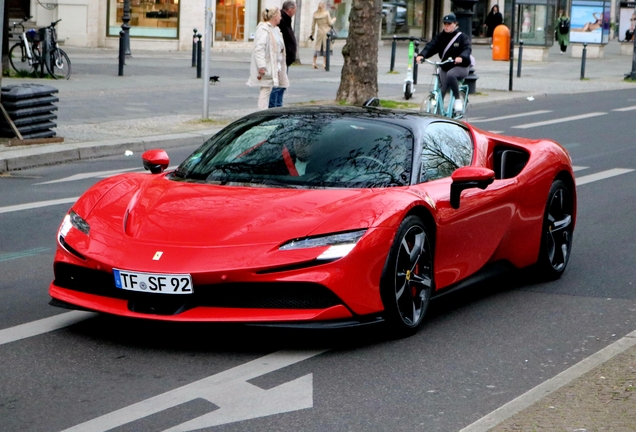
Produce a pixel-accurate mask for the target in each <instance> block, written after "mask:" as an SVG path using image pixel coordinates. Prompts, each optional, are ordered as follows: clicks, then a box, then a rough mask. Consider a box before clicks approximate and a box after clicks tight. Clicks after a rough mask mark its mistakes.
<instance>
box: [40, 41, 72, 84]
mask: <svg viewBox="0 0 636 432" xmlns="http://www.w3.org/2000/svg"><path fill="white" fill-rule="evenodd" d="M46 70H47V71H48V72H49V75H51V77H53V78H54V79H69V78H70V77H71V60H69V58H68V56H67V55H66V53H65V52H64V51H62V50H61V49H59V48H57V49H54V50H53V51H51V52H50V53H49V58H48V59H47V61H46Z"/></svg>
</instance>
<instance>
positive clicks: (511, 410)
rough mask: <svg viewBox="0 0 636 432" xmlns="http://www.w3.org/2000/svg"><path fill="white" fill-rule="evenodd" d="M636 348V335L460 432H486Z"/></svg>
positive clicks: (633, 333) (575, 366)
mask: <svg viewBox="0 0 636 432" xmlns="http://www.w3.org/2000/svg"><path fill="white" fill-rule="evenodd" d="M634 345H636V331H633V332H631V333H629V334H627V335H625V337H623V338H621V339H619V340H617V341H616V342H614V343H613V344H611V345H609V346H607V347H605V348H603V349H602V350H600V351H598V352H596V353H595V354H592V355H591V356H589V357H588V358H586V359H585V360H582V361H580V362H578V363H577V364H575V365H574V366H572V367H571V368H569V369H566V370H564V371H563V372H561V373H560V374H558V375H557V376H555V377H554V378H551V379H549V380H547V381H545V382H543V383H541V384H539V385H538V386H536V387H535V388H533V389H531V390H529V391H527V392H526V393H524V394H522V395H521V396H519V397H518V398H516V399H513V400H511V401H510V402H508V403H507V404H505V405H503V406H501V407H500V408H498V409H496V410H494V411H493V412H491V413H490V414H488V415H486V416H484V417H482V418H480V419H479V420H477V421H476V422H475V423H473V424H470V425H468V426H466V427H465V428H464V429H462V430H460V431H459V432H486V431H487V430H489V429H491V428H493V427H495V426H497V425H498V424H499V423H501V422H503V421H505V420H507V419H509V418H510V417H512V416H513V415H515V414H517V413H518V412H519V411H521V410H524V409H526V408H528V407H529V406H530V405H532V404H534V403H535V402H538V401H539V400H541V399H542V398H544V397H545V396H547V395H549V394H551V393H553V392H555V391H557V390H558V389H560V388H561V387H563V386H564V385H566V384H569V383H571V382H572V381H574V380H575V379H576V378H578V377H580V376H581V375H583V374H585V373H587V372H589V371H591V370H592V369H594V368H595V367H597V366H599V365H601V364H603V363H605V362H606V361H608V360H609V359H611V358H613V357H615V356H617V355H618V354H620V353H622V352H623V351H626V350H627V349H629V348H631V347H633V346H634Z"/></svg>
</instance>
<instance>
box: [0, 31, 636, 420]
mask: <svg viewBox="0 0 636 432" xmlns="http://www.w3.org/2000/svg"><path fill="white" fill-rule="evenodd" d="M343 44H344V42H343V41H337V42H336V45H335V48H334V53H335V55H334V56H333V57H332V59H331V64H330V66H331V67H330V69H331V70H330V71H329V72H325V71H323V70H322V69H313V68H312V67H311V56H312V50H311V49H310V48H301V50H300V59H301V63H302V64H301V65H298V66H292V67H291V68H290V80H291V87H290V88H289V89H288V90H287V92H286V94H285V105H295V104H325V103H335V102H334V99H335V95H336V91H337V88H338V84H339V81H340V71H341V68H342V64H343V59H342V56H341V54H340V50H341V49H342V46H343ZM64 49H65V51H67V53H68V54H69V57H70V59H71V63H72V66H73V75H72V77H71V79H70V80H68V81H52V80H31V79H16V78H3V79H2V85H3V86H7V85H13V84H21V83H27V82H32V83H45V84H47V85H51V86H53V87H55V88H57V89H59V93H58V97H59V99H60V101H59V103H58V107H59V110H58V120H57V124H58V127H57V129H56V132H57V136H59V137H63V138H64V142H62V143H55V144H31V145H24V146H9V145H7V143H6V142H5V143H4V144H3V143H2V142H0V173H4V175H11V173H10V172H11V171H13V170H19V169H23V168H28V167H33V166H41V165H46V164H53V163H60V162H67V161H73V160H81V159H90V158H96V157H102V156H110V155H117V154H123V153H124V152H125V151H126V150H131V151H133V152H135V153H137V152H140V151H143V150H145V149H150V148H170V147H175V146H182V145H191V144H200V143H202V142H203V141H204V140H205V139H206V138H207V137H209V136H211V135H212V134H213V133H215V132H216V131H218V130H219V129H220V128H221V127H222V126H223V125H225V124H227V123H228V122H230V121H232V120H234V119H236V118H239V117H241V116H243V115H245V114H248V113H250V112H253V111H256V110H257V108H256V101H257V98H258V90H257V89H253V88H248V87H246V85H245V82H246V80H247V77H248V74H249V62H250V52H249V50H243V51H240V50H235V51H229V50H227V49H225V50H223V51H222V52H221V51H213V52H212V54H211V59H210V60H211V61H210V70H211V74H212V75H219V76H220V77H221V78H220V82H219V83H218V84H216V85H214V86H212V85H210V87H209V88H210V98H209V119H203V99H202V95H203V85H204V84H203V82H202V80H201V79H196V72H195V69H194V68H192V67H191V53H190V52H148V51H137V50H135V47H134V44H133V45H132V46H131V50H132V52H133V56H132V58H130V59H128V60H127V62H126V66H125V69H124V76H123V77H119V76H117V70H118V68H117V53H116V51H114V50H108V49H87V48H73V47H64ZM397 51H398V56H397V58H396V63H395V64H396V67H395V72H396V73H388V72H389V65H390V55H391V43H390V42H386V43H385V44H384V45H383V46H381V47H380V51H379V61H378V65H379V67H378V69H379V72H378V84H379V96H380V97H381V98H382V99H394V100H397V101H399V100H403V95H402V83H403V81H404V78H405V72H406V63H407V59H406V54H405V53H406V45H405V44H404V43H400V44H399V46H398V50H397ZM571 52H572V49H571V48H569V49H568V53H567V54H566V55H559V50H558V47H557V46H554V47H552V48H551V49H550V51H549V58H548V61H546V62H529V61H525V62H524V63H523V65H522V72H521V77H519V78H518V77H517V76H516V73H517V63H516V61H515V63H514V69H513V70H514V76H513V90H512V91H509V73H510V63H509V62H508V61H493V60H492V51H491V50H490V48H489V47H488V46H487V45H474V46H473V54H474V56H475V57H476V60H477V65H476V70H477V75H478V77H479V79H478V81H477V94H474V95H471V96H470V103H471V104H472V105H478V104H485V103H497V102H499V101H503V100H507V101H510V100H512V101H518V103H519V104H524V103H528V101H529V100H531V99H532V98H538V97H542V96H545V95H550V94H572V93H582V92H597V91H603V90H617V89H634V88H636V83H633V82H628V81H625V80H624V75H625V74H626V73H629V72H630V71H631V67H632V57H631V54H630V55H621V54H620V44H619V43H618V42H615V41H612V42H610V43H609V44H608V45H607V46H606V47H605V50H604V56H603V58H600V59H593V58H588V59H587V62H586V67H585V79H583V80H581V79H580V78H581V59H580V58H572V57H571ZM429 68H430V66H428V65H421V66H420V67H419V80H418V81H419V83H418V85H417V91H416V93H415V95H414V97H413V99H412V100H411V101H409V102H413V103H414V104H415V105H413V107H414V108H413V109H417V108H415V107H417V106H418V105H419V103H421V101H422V99H423V97H424V95H425V94H426V93H427V92H428V89H429V85H430V82H429V81H430V72H431V70H430V69H429ZM512 106H514V105H512ZM468 115H469V116H470V111H469V112H468ZM623 339H624V341H623V343H622V345H620V347H618V348H617V347H614V348H613V349H609V350H606V351H604V353H603V355H597V356H592V357H594V358H593V359H590V361H588V362H587V363H586V365H587V367H586V368H582V367H578V368H577V366H576V365H575V366H573V367H572V368H571V369H569V370H568V371H565V372H564V373H563V374H561V375H560V377H561V378H560V380H557V381H551V382H550V383H548V384H546V386H544V387H542V388H541V389H538V390H536V391H531V392H529V393H531V394H530V396H528V395H524V396H522V397H520V398H519V400H516V401H513V402H514V403H511V404H509V405H507V406H504V407H502V408H501V409H500V410H498V411H497V412H495V413H492V415H491V416H489V417H487V418H484V419H482V420H481V421H479V422H477V423H475V424H474V425H471V426H470V427H468V428H467V429H466V431H470V432H475V431H481V430H483V431H485V430H490V429H491V428H493V429H492V430H496V431H535V430H536V431H545V430H554V431H579V432H583V431H593V430H594V431H596V430H608V431H634V430H636V396H635V395H634V394H635V393H636V390H635V386H636V348H635V347H634V345H636V332H634V333H632V334H630V335H628V336H627V337H625V338H623ZM592 360H594V361H592ZM584 362H585V361H584ZM581 363H583V362H581ZM485 414H487V413H484V415H485Z"/></svg>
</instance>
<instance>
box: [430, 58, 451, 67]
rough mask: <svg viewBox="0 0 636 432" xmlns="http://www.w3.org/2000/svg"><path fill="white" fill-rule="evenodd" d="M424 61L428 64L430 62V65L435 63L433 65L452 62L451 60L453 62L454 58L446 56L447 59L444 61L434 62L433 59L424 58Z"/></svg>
mask: <svg viewBox="0 0 636 432" xmlns="http://www.w3.org/2000/svg"><path fill="white" fill-rule="evenodd" d="M424 61H425V62H426V63H428V64H432V65H435V66H441V65H443V64H446V63H453V62H455V60H453V59H452V58H450V57H449V58H447V59H446V60H444V61H441V62H434V61H430V60H429V59H424Z"/></svg>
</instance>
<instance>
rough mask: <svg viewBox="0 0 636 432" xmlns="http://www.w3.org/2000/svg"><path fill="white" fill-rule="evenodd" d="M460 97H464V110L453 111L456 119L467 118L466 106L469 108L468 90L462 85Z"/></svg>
mask: <svg viewBox="0 0 636 432" xmlns="http://www.w3.org/2000/svg"><path fill="white" fill-rule="evenodd" d="M459 97H461V99H462V102H463V103H462V111H461V112H458V113H456V112H455V111H453V118H456V119H465V118H466V108H468V90H466V89H465V88H462V87H460V89H459Z"/></svg>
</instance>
